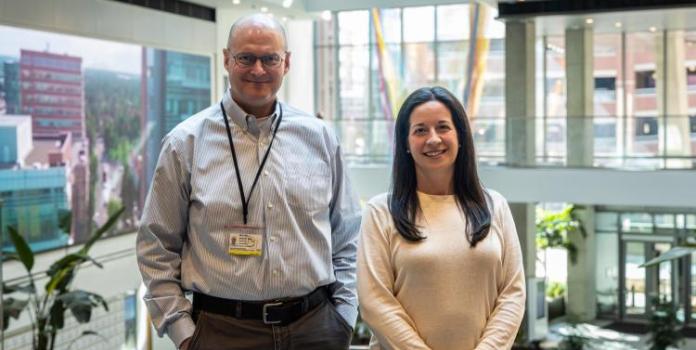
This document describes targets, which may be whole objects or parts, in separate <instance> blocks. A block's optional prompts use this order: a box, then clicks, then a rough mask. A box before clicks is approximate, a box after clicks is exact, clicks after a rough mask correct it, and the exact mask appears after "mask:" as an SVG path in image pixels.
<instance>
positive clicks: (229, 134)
mask: <svg viewBox="0 0 696 350" xmlns="http://www.w3.org/2000/svg"><path fill="white" fill-rule="evenodd" d="M276 103H278V109H280V113H279V116H278V122H277V123H276V127H275V130H273V136H272V137H271V143H269V144H268V149H266V154H265V155H264V156H263V160H262V161H261V165H259V170H257V171H256V177H255V178H254V182H253V183H252V184H251V189H250V190H249V198H246V197H245V196H244V186H242V176H241V175H240V174H239V165H238V163H237V152H235V150H234V142H232V130H230V123H229V122H228V121H227V113H225V106H224V105H223V104H222V102H220V109H221V110H222V117H223V118H222V119H223V120H224V121H225V128H227V140H229V141H230V150H232V161H233V162H234V171H235V172H236V173H237V185H238V186H239V194H240V195H241V196H242V212H243V214H244V225H246V224H247V218H248V216H249V202H250V201H251V194H252V193H253V192H254V188H255V187H256V183H257V182H258V181H259V176H260V175H261V171H262V170H263V166H264V165H266V160H267V159H268V154H270V153H271V146H273V140H275V137H276V134H277V133H278V128H279V127H280V122H281V121H282V120H283V106H281V105H280V102H276Z"/></svg>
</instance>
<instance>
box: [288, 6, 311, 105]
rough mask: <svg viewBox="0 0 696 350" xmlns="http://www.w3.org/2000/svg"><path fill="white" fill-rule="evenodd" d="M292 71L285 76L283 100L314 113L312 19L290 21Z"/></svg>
mask: <svg viewBox="0 0 696 350" xmlns="http://www.w3.org/2000/svg"><path fill="white" fill-rule="evenodd" d="M286 29H287V31H288V49H289V50H290V52H291V53H292V55H291V64H290V72H288V74H287V76H286V77H285V84H284V85H285V94H284V95H283V100H284V101H286V102H287V103H289V104H291V105H293V106H295V107H297V108H299V109H301V110H303V111H305V112H308V113H311V114H314V112H315V111H314V43H313V41H314V26H313V22H312V21H311V20H294V21H288V23H287V25H286Z"/></svg>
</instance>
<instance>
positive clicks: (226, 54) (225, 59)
mask: <svg viewBox="0 0 696 350" xmlns="http://www.w3.org/2000/svg"><path fill="white" fill-rule="evenodd" d="M231 58H232V57H230V49H228V48H224V49H222V63H223V65H224V66H225V68H227V69H229V66H230V59H231Z"/></svg>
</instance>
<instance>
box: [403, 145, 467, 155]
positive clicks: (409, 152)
mask: <svg viewBox="0 0 696 350" xmlns="http://www.w3.org/2000/svg"><path fill="white" fill-rule="evenodd" d="M460 147H461V146H460ZM406 153H408V154H411V150H410V149H407V150H406Z"/></svg>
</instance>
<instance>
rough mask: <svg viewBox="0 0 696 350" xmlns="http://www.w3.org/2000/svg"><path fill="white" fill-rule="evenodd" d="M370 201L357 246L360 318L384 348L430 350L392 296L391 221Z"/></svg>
mask: <svg viewBox="0 0 696 350" xmlns="http://www.w3.org/2000/svg"><path fill="white" fill-rule="evenodd" d="M382 214H383V215H381V217H380V213H379V209H377V208H376V207H374V206H373V205H372V204H368V206H367V208H366V209H365V212H364V215H363V221H362V225H361V230H360V245H359V248H358V296H359V301H360V302H359V304H360V312H361V317H362V319H363V320H364V321H365V322H366V323H367V325H368V326H369V327H370V329H371V330H372V332H373V334H374V335H375V337H376V338H377V340H378V341H379V344H380V346H381V347H382V348H383V349H411V350H426V349H430V348H429V347H428V346H427V345H426V344H425V342H424V341H423V339H421V337H420V335H419V334H418V332H417V331H416V327H415V323H414V321H413V320H412V319H411V317H410V316H409V315H408V314H407V313H406V310H404V308H403V306H402V305H401V303H399V301H398V300H397V299H396V297H395V295H394V279H395V278H394V266H392V259H391V256H390V254H391V253H390V249H389V247H390V245H389V239H388V232H386V227H388V226H389V225H388V223H389V222H390V221H389V220H391V217H390V216H389V215H384V213H382Z"/></svg>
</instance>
